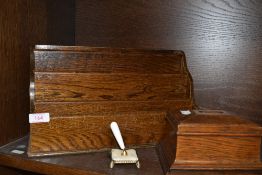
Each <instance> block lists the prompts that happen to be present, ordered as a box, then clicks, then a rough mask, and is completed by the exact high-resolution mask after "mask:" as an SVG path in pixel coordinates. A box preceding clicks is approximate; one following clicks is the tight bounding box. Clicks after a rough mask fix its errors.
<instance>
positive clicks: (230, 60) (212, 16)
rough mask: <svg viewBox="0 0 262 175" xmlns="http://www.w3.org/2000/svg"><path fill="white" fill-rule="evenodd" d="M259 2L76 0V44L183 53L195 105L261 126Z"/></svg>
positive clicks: (261, 4)
mask: <svg viewBox="0 0 262 175" xmlns="http://www.w3.org/2000/svg"><path fill="white" fill-rule="evenodd" d="M261 18H262V1H260V0H205V1H202V0H171V1H170V0H161V1H158V0H151V1H140V0H133V1H132V2H130V1H125V0H119V1H114V2H111V1H99V2H97V1H95V0H89V1H85V0H76V19H75V22H76V24H75V27H76V28H75V29H76V31H75V37H76V44H77V45H88V46H110V47H137V48H165V49H171V50H183V51H185V53H186V56H187V62H188V67H189V69H190V72H191V74H192V76H193V80H194V92H195V98H196V103H197V104H198V105H199V106H200V107H204V108H209V109H223V110H227V111H233V112H235V113H237V114H238V115H243V116H244V115H245V116H248V117H249V118H250V119H254V120H256V121H259V122H261V123H262V118H261V113H262V108H261V106H262V91H261V89H262V69H261V67H262V59H261V55H262V20H261Z"/></svg>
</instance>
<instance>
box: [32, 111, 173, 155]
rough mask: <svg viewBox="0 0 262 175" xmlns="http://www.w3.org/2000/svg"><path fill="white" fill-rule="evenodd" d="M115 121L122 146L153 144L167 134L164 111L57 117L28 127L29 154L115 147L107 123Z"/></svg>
mask: <svg viewBox="0 0 262 175" xmlns="http://www.w3.org/2000/svg"><path fill="white" fill-rule="evenodd" d="M112 121H116V122H117V123H118V124H119V127H120V128H121V132H122V134H123V138H124V140H125V143H126V145H129V146H130V145H135V146H137V145H150V144H156V143H158V142H159V140H160V139H161V138H163V137H164V136H165V135H166V134H167V133H168V132H169V131H170V129H171V128H170V127H169V125H167V121H166V119H165V113H164V112H134V113H130V112H129V113H126V114H125V113H122V114H121V113H119V114H117V115H116V114H114V115H95V116H88V115H85V116H60V117H52V118H51V121H50V122H49V123H39V124H31V125H30V131H31V133H30V137H31V139H30V147H29V155H31V156H32V155H38V156H39V155H44V154H49V153H52V154H54V153H55V154H59V153H65V152H85V151H92V150H96V151H97V150H100V149H106V148H112V147H116V146H117V145H116V141H115V139H114V137H113V135H112V133H111V131H110V127H109V126H110V123H111V122H112Z"/></svg>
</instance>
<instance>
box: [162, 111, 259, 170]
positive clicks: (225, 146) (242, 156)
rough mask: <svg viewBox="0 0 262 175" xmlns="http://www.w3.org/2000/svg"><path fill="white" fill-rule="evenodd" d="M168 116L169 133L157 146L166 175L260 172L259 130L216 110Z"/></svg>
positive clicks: (238, 118)
mask: <svg viewBox="0 0 262 175" xmlns="http://www.w3.org/2000/svg"><path fill="white" fill-rule="evenodd" d="M190 113H191V114H189V115H183V114H181V113H180V112H177V111H176V112H170V113H169V114H168V120H169V123H170V125H172V128H173V131H172V132H170V133H169V134H168V135H167V136H166V138H165V139H163V140H162V141H161V143H160V144H159V147H158V148H159V149H158V150H159V156H160V160H161V162H162V166H163V169H164V172H165V173H166V174H172V173H175V172H176V171H178V170H236V169H238V170H251V169H254V170H261V168H262V163H261V135H262V127H261V126H259V125H258V124H255V123H253V122H251V121H247V120H245V119H242V118H240V117H239V116H236V115H233V114H229V113H227V112H225V111H217V110H192V111H190Z"/></svg>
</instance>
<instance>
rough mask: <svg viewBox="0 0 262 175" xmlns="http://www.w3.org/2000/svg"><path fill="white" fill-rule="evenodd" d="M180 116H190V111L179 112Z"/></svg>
mask: <svg viewBox="0 0 262 175" xmlns="http://www.w3.org/2000/svg"><path fill="white" fill-rule="evenodd" d="M180 112H181V114H182V115H190V114H191V111H190V110H181V111H180Z"/></svg>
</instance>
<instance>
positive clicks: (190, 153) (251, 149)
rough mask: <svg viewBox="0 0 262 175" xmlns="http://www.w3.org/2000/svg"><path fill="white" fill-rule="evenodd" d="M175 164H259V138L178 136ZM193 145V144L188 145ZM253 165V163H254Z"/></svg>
mask: <svg viewBox="0 0 262 175" xmlns="http://www.w3.org/2000/svg"><path fill="white" fill-rule="evenodd" d="M177 139H178V140H177V142H178V143H179V144H178V145H177V150H180V151H178V152H177V154H176V159H177V160H176V163H177V164H180V163H181V164H183V163H186V162H191V163H192V164H193V163H194V162H197V163H198V164H199V163H200V162H202V161H208V162H203V164H205V163H207V164H221V165H222V164H224V165H226V164H228V163H230V162H231V163H232V162H236V163H242V164H244V163H245V162H246V161H247V159H249V160H256V162H257V163H260V155H258V154H257V153H258V152H260V137H237V136H234V137H225V136H216V137H213V136H190V137H187V136H178V138H177ZM190 143H194V144H190ZM254 163H255V162H254Z"/></svg>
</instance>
